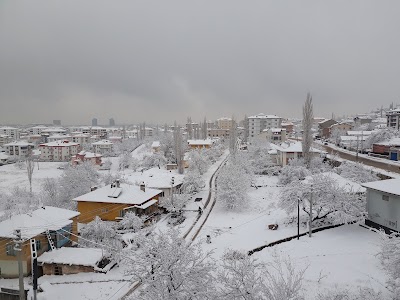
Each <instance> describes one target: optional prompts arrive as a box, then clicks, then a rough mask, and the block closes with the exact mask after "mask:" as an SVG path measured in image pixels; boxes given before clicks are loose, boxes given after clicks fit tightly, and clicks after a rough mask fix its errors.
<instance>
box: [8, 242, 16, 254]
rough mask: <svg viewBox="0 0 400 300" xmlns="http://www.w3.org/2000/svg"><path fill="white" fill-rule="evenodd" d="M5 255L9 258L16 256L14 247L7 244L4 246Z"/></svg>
mask: <svg viewBox="0 0 400 300" xmlns="http://www.w3.org/2000/svg"><path fill="white" fill-rule="evenodd" d="M6 253H7V255H10V256H16V255H17V253H16V251H15V250H14V245H13V244H8V245H7V246H6Z"/></svg>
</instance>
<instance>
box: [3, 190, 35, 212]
mask: <svg viewBox="0 0 400 300" xmlns="http://www.w3.org/2000/svg"><path fill="white" fill-rule="evenodd" d="M39 200H40V199H39V198H38V197H37V195H36V194H34V193H31V192H29V191H27V190H25V189H22V188H20V187H18V186H16V187H14V188H12V189H11V190H10V191H9V192H6V193H1V194H0V211H1V212H2V213H3V214H2V215H1V216H0V220H4V219H8V218H10V217H11V216H13V215H18V214H23V213H27V212H30V211H32V210H34V209H36V208H37V207H38V206H39Z"/></svg>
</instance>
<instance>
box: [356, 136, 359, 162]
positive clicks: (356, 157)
mask: <svg viewBox="0 0 400 300" xmlns="http://www.w3.org/2000/svg"><path fill="white" fill-rule="evenodd" d="M358 144H359V135H358V134H357V149H356V161H357V162H358Z"/></svg>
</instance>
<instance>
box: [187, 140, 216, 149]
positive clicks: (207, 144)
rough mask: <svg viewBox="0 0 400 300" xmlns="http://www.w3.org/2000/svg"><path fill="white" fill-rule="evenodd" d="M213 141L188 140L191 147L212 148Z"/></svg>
mask: <svg viewBox="0 0 400 300" xmlns="http://www.w3.org/2000/svg"><path fill="white" fill-rule="evenodd" d="M212 144H213V142H212V140H211V139H206V140H188V146H189V148H191V149H202V148H206V149H208V148H211V146H212Z"/></svg>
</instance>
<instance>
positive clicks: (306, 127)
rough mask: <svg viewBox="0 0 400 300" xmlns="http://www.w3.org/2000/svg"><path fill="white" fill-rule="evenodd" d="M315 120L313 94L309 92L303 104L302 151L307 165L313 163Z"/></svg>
mask: <svg viewBox="0 0 400 300" xmlns="http://www.w3.org/2000/svg"><path fill="white" fill-rule="evenodd" d="M313 122H314V115H313V104H312V96H311V94H310V93H308V94H307V99H306V102H305V103H304V106H303V122H302V124H303V139H302V141H301V146H302V151H303V156H304V160H305V162H306V167H307V168H309V167H310V163H311V153H310V149H311V145H312V142H313V137H312V131H311V129H312V124H313Z"/></svg>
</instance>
